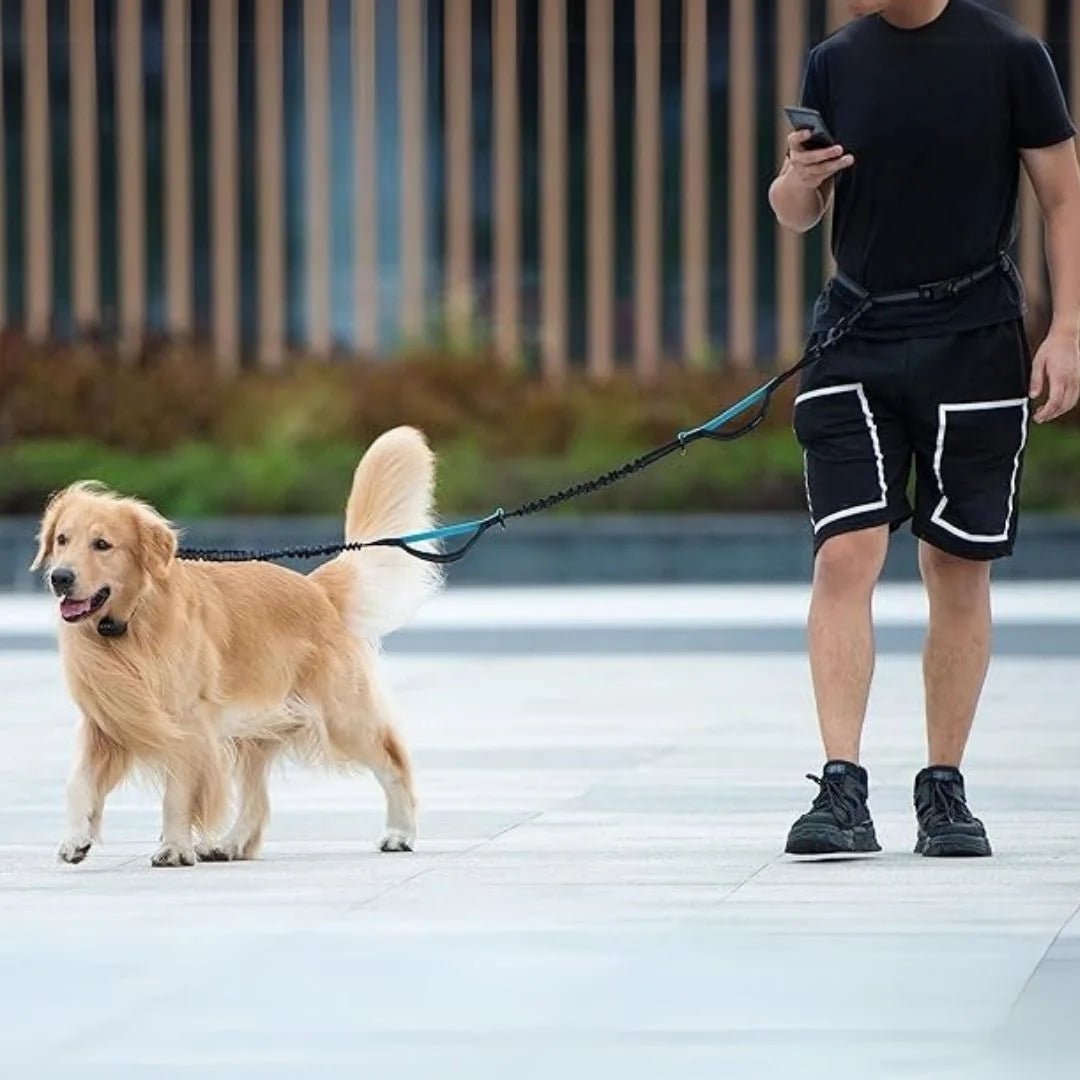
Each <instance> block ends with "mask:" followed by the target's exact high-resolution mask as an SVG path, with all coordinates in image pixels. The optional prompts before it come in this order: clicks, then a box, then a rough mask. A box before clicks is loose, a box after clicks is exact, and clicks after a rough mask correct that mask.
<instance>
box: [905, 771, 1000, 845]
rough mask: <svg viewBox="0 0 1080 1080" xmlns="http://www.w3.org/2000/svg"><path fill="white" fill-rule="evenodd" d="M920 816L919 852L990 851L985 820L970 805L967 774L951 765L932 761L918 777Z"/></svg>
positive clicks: (918, 810) (916, 790)
mask: <svg viewBox="0 0 1080 1080" xmlns="http://www.w3.org/2000/svg"><path fill="white" fill-rule="evenodd" d="M915 813H916V815H917V816H918V819H919V839H918V840H917V841H916V843H915V854H916V855H934V856H943V857H946V858H948V857H950V856H952V857H956V856H964V855H967V856H978V855H989V854H990V841H989V840H987V838H986V829H984V828H983V823H982V822H981V821H980V820H979V819H978V818H977V817H975V816H974V815H973V814H972V813H971V811H970V810H969V809H968V804H967V798H966V797H965V795H964V778H963V776H962V775H961V774H960V770H959V769H954V768H953V767H952V766H951V765H931V766H930V768H928V769H923V770H922V772H920V773H919V775H918V776H916V777H915Z"/></svg>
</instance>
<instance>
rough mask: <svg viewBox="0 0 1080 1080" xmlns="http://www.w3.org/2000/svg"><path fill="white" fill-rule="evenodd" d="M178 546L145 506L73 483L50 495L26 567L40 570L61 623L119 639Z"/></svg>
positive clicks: (93, 486) (167, 527) (164, 573)
mask: <svg viewBox="0 0 1080 1080" xmlns="http://www.w3.org/2000/svg"><path fill="white" fill-rule="evenodd" d="M176 543H177V541H176V532H175V530H174V529H173V527H172V526H171V525H170V524H169V523H168V522H167V521H166V520H165V519H164V518H163V517H161V515H160V514H158V513H157V511H155V510H153V509H151V507H149V506H147V505H146V504H145V503H141V502H139V501H138V500H137V499H128V498H123V497H121V496H119V495H115V494H113V493H112V492H111V491H109V490H107V489H106V488H104V487H102V486H101V485H99V484H93V483H78V484H73V485H72V486H71V487H69V488H65V489H64V490H63V491H61V492H59V493H58V494H56V495H54V496H53V497H52V498H51V499H50V500H49V503H48V505H47V506H46V508H45V514H44V516H43V517H42V519H41V529H40V532H39V533H38V552H37V556H36V557H35V559H34V562H33V564H32V566H31V567H30V569H31V570H44V572H45V579H46V581H47V582H48V584H49V587H50V588H51V589H52V591H53V593H54V594H55V595H56V596H57V597H58V598H59V600H60V616H61V618H63V620H64V622H65V623H69V624H75V623H89V624H90V625H92V626H93V627H94V628H95V629H96V630H97V632H98V633H100V634H102V635H103V636H105V637H118V636H120V635H122V634H123V633H124V632H125V631H126V630H127V624H128V621H129V620H130V618H131V616H132V613H133V612H134V611H135V609H136V608H137V607H138V604H139V601H140V599H142V597H143V596H144V595H145V594H146V592H147V590H148V589H150V588H152V587H153V586H154V585H155V584H160V583H162V582H164V580H165V579H166V578H167V576H168V574H169V570H170V567H171V564H172V561H173V558H174V556H175V555H176Z"/></svg>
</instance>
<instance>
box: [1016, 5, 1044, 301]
mask: <svg viewBox="0 0 1080 1080" xmlns="http://www.w3.org/2000/svg"><path fill="white" fill-rule="evenodd" d="M1016 13H1017V15H1018V17H1019V19H1020V22H1021V23H1023V25H1024V26H1025V27H1026V28H1027V29H1028V30H1029V31H1031V33H1032V34H1034V35H1035V36H1036V37H1037V38H1040V39H1041V38H1045V37H1046V0H1018V3H1017V12H1016ZM1019 263H1020V276H1021V277H1022V278H1023V280H1024V289H1025V291H1026V293H1027V296H1028V300H1029V301H1030V303H1031V307H1032V309H1033V313H1035V314H1036V315H1037V314H1038V313H1039V310H1040V308H1041V307H1042V305H1044V304H1045V303H1046V299H1047V298H1046V261H1045V258H1044V253H1043V223H1042V215H1041V213H1040V210H1039V200H1038V199H1037V198H1036V196H1035V189H1034V187H1033V186H1032V184H1031V180H1030V179H1029V177H1028V175H1027V172H1026V171H1025V170H1023V169H1021V176H1020V247H1019Z"/></svg>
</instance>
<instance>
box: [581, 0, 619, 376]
mask: <svg viewBox="0 0 1080 1080" xmlns="http://www.w3.org/2000/svg"><path fill="white" fill-rule="evenodd" d="M586 17H587V22H586V30H585V37H586V41H587V46H588V65H587V69H586V70H587V74H588V136H587V138H586V144H587V146H588V148H589V149H588V156H587V167H588V199H587V203H586V221H587V223H588V244H587V248H586V253H587V261H588V268H587V273H586V279H587V281H588V285H587V290H588V304H589V320H588V325H589V355H588V369H589V374H590V375H593V376H595V377H596V378H599V379H604V378H608V377H610V376H611V375H612V374H613V373H614V371H615V357H614V350H613V340H612V334H613V321H612V320H613V300H612V295H613V276H612V275H613V269H612V264H613V261H614V250H613V247H614V231H613V228H614V222H613V219H614V188H613V179H612V175H613V173H612V170H613V158H614V155H615V127H614V119H615V115H614V104H613V99H614V68H615V32H614V30H615V28H614V12H613V9H612V0H590V2H589V5H588V8H587V9H586Z"/></svg>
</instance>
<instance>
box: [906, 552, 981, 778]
mask: <svg viewBox="0 0 1080 1080" xmlns="http://www.w3.org/2000/svg"><path fill="white" fill-rule="evenodd" d="M919 569H920V571H921V573H922V578H923V581H924V582H925V584H926V594H927V598H928V600H929V605H930V627H929V630H928V632H927V635H926V644H925V648H924V650H923V680H924V683H925V686H926V742H927V749H928V760H927V764H928V765H951V766H953V767H954V768H959V767H960V761H961V759H962V758H963V756H964V747H965V746H967V741H968V735H969V734H970V732H971V724H972V721H973V720H974V719H975V708H976V706H977V705H978V703H979V696H980V694H981V693H982V688H983V682H984V681H985V679H986V670H987V667H988V666H989V664H990V563H989V562H982V561H975V560H972V559H961V558H958V557H957V556H955V555H949V554H947V553H946V552H944V551H941V550H939V549H938V548H935V547H933V546H931V545H930V544H927V543H926V542H925V541H920V543H919Z"/></svg>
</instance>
